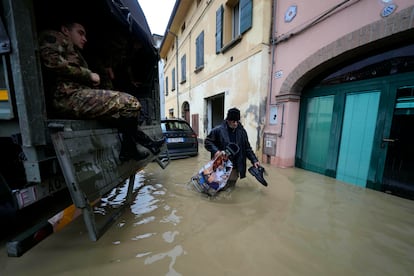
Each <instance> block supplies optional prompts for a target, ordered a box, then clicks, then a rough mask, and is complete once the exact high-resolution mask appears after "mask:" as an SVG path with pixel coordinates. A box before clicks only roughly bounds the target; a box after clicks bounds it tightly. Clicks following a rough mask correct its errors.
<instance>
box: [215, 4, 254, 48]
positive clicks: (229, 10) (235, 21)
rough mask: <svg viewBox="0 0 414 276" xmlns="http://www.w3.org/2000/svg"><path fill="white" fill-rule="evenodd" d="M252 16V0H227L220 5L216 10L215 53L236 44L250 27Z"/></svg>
mask: <svg viewBox="0 0 414 276" xmlns="http://www.w3.org/2000/svg"><path fill="white" fill-rule="evenodd" d="M252 18H253V1H252V0H228V1H227V2H226V4H225V5H224V6H223V5H221V6H220V7H219V8H218V10H217V11H216V54H218V53H220V52H225V51H227V50H228V49H230V48H231V47H233V46H234V45H235V44H237V43H238V42H239V41H240V40H241V35H243V34H244V33H245V32H247V31H248V30H249V29H250V28H251V27H252Z"/></svg>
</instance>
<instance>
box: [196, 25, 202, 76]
mask: <svg viewBox="0 0 414 276" xmlns="http://www.w3.org/2000/svg"><path fill="white" fill-rule="evenodd" d="M203 67H204V31H202V32H201V33H200V34H199V35H198V36H197V38H196V68H195V70H196V72H198V71H200V70H201V69H202V68H203Z"/></svg>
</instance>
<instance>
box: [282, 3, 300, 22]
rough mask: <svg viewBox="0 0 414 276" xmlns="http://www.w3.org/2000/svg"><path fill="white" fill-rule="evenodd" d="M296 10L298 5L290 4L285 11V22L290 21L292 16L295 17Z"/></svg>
mask: <svg viewBox="0 0 414 276" xmlns="http://www.w3.org/2000/svg"><path fill="white" fill-rule="evenodd" d="M297 11H298V6H296V5H292V6H290V7H289V8H288V9H287V11H286V12H285V22H290V21H292V20H293V18H295V16H296V13H297Z"/></svg>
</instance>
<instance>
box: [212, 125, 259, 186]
mask: <svg viewBox="0 0 414 276" xmlns="http://www.w3.org/2000/svg"><path fill="white" fill-rule="evenodd" d="M229 131H232V130H231V129H230V128H229V127H228V126H227V122H226V121H223V122H222V123H221V124H220V125H218V126H216V127H215V128H213V129H212V130H211V132H210V133H209V134H208V135H207V137H206V139H205V141H204V147H205V148H206V150H208V151H209V152H211V157H212V158H213V156H214V154H215V153H216V152H217V151H223V150H225V149H226V146H227V145H228V144H229V143H231V141H230V137H229ZM234 131H235V137H236V144H237V145H238V146H239V147H240V151H239V153H238V154H237V155H236V160H232V162H233V165H234V166H235V167H236V168H237V169H238V171H239V173H240V178H244V177H246V158H248V159H249V160H250V161H251V162H252V164H254V163H255V162H257V161H258V159H257V157H256V155H255V154H254V152H253V150H252V147H251V146H250V143H249V138H248V136H247V132H246V130H245V129H244V127H243V126H242V124H241V123H240V122H239V124H238V126H237V128H235V129H234Z"/></svg>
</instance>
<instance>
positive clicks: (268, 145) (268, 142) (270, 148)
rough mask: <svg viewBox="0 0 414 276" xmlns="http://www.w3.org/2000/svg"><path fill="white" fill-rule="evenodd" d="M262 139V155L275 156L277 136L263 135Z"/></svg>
mask: <svg viewBox="0 0 414 276" xmlns="http://www.w3.org/2000/svg"><path fill="white" fill-rule="evenodd" d="M263 139H264V141H263V153H264V154H266V155H270V156H275V155H276V139H277V135H276V134H273V133H265V134H264V138H263Z"/></svg>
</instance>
